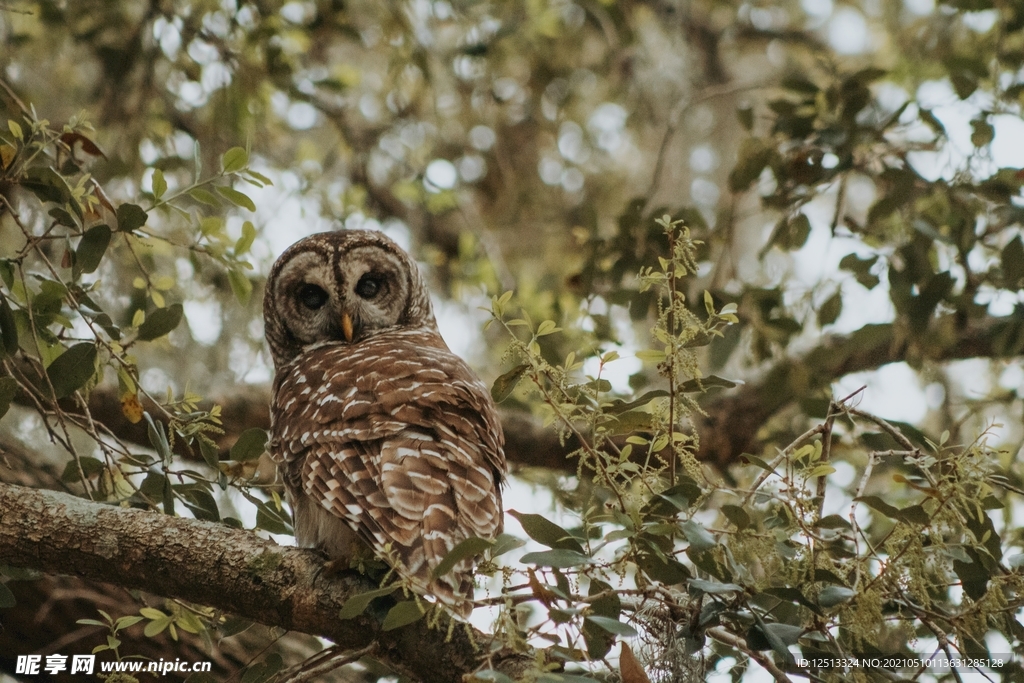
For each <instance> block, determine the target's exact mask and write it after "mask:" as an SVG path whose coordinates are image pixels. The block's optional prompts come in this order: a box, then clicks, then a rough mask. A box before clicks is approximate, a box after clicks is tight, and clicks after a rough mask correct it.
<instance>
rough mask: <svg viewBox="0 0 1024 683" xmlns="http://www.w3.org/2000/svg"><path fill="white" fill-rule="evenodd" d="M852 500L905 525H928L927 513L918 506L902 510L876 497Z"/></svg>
mask: <svg viewBox="0 0 1024 683" xmlns="http://www.w3.org/2000/svg"><path fill="white" fill-rule="evenodd" d="M854 500H856V501H858V502H861V503H864V504H865V505H867V506H868V507H869V508H871V509H872V510H877V511H878V512H881V513H882V514H883V515H885V516H886V517H888V518H890V519H896V520H899V521H901V522H905V523H907V524H922V525H923V524H928V522H929V521H930V518H929V516H928V513H927V512H926V511H925V509H924V508H923V507H921V506H920V505H910V506H909V507H905V508H903V509H902V510H901V509H900V508H897V507H893V506H892V505H889V504H888V503H886V502H885V501H884V500H882V499H881V498H879V497H878V496H860V497H859V498H854Z"/></svg>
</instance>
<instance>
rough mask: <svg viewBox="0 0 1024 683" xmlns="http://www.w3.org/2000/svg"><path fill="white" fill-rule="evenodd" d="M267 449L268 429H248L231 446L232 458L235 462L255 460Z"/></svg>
mask: <svg viewBox="0 0 1024 683" xmlns="http://www.w3.org/2000/svg"><path fill="white" fill-rule="evenodd" d="M266 449H267V430H265V429H260V428H259V427H251V428H249V429H246V430H245V431H244V432H242V433H241V434H240V435H239V436H238V440H237V441H235V445H234V446H232V447H231V459H232V460H234V461H235V462H247V461H249V460H255V459H256V458H258V457H260V456H261V455H263V452H264V451H265V450H266Z"/></svg>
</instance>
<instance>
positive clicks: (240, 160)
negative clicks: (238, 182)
mask: <svg viewBox="0 0 1024 683" xmlns="http://www.w3.org/2000/svg"><path fill="white" fill-rule="evenodd" d="M220 163H221V166H222V167H223V168H224V172H225V173H237V172H238V171H241V170H242V169H243V168H245V167H246V166H247V165H248V163H249V155H248V154H246V152H245V150H244V149H242V148H241V147H232V148H231V149H229V150H228V151H226V152H224V156H223V157H221V160H220Z"/></svg>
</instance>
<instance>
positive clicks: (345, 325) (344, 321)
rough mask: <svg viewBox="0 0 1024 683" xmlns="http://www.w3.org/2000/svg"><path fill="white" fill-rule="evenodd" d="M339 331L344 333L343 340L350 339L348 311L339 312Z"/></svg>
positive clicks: (350, 327) (350, 321)
mask: <svg viewBox="0 0 1024 683" xmlns="http://www.w3.org/2000/svg"><path fill="white" fill-rule="evenodd" d="M341 332H342V334H344V335H345V341H347V342H350V341H352V316H350V315H349V314H348V313H342V314H341Z"/></svg>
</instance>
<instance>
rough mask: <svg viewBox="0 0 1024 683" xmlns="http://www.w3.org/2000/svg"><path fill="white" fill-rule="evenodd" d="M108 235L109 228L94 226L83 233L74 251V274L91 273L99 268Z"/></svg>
mask: <svg viewBox="0 0 1024 683" xmlns="http://www.w3.org/2000/svg"><path fill="white" fill-rule="evenodd" d="M110 234H111V233H110V227H109V226H106V225H96V226H93V227H91V228H89V229H88V230H86V231H85V234H84V235H82V239H81V240H79V242H78V249H76V250H75V267H74V271H75V272H76V273H91V272H93V271H95V270H96V269H97V268H98V267H99V265H100V262H101V261H102V260H103V254H105V253H106V251H107V246H108V245H109V244H110Z"/></svg>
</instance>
